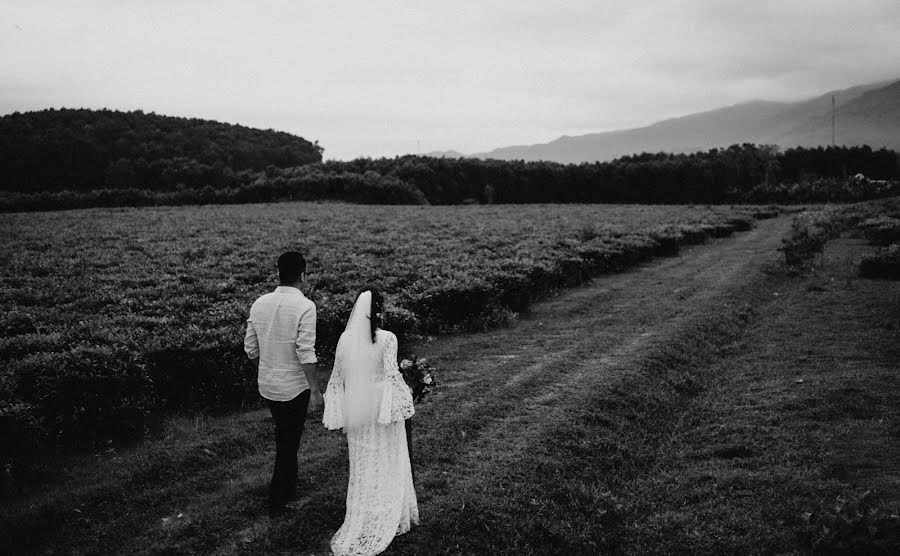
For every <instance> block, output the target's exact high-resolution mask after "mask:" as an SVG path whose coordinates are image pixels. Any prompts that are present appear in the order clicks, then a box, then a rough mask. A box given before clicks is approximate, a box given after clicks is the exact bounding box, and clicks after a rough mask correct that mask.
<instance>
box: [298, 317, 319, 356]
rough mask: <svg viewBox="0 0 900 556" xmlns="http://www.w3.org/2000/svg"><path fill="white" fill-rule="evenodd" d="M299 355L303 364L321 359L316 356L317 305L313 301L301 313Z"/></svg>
mask: <svg viewBox="0 0 900 556" xmlns="http://www.w3.org/2000/svg"><path fill="white" fill-rule="evenodd" d="M297 357H298V358H299V359H300V363H301V364H302V365H306V364H309V363H317V362H318V361H319V360H318V358H316V306H315V304H313V303H310V304H309V308H308V309H306V310H305V311H304V312H303V313H302V314H301V315H300V324H299V325H298V326H297Z"/></svg>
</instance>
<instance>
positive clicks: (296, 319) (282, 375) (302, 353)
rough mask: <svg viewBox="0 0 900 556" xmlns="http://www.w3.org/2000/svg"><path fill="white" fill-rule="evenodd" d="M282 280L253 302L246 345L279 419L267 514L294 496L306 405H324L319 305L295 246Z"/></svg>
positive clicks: (284, 262)
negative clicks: (306, 289)
mask: <svg viewBox="0 0 900 556" xmlns="http://www.w3.org/2000/svg"><path fill="white" fill-rule="evenodd" d="M278 277H279V280H280V282H281V285H280V286H278V287H277V288H275V291H274V292H271V293H267V294H265V295H263V296H262V297H260V298H259V299H257V300H256V301H255V302H254V303H253V306H252V307H250V318H249V319H247V334H246V335H245V336H244V351H245V352H247V356H248V357H249V358H250V359H251V360H252V361H254V363H255V364H256V366H257V369H258V374H257V382H258V384H259V393H260V395H261V396H262V397H263V398H265V399H266V403H267V404H268V406H269V410H270V411H271V412H272V419H274V421H275V469H274V471H273V472H272V481H271V483H270V484H269V515H271V516H273V517H275V516H277V515H279V514H281V513H283V512H284V510H285V508H286V507H287V504H288V502H290V501H291V500H293V499H294V498H296V494H297V493H296V490H297V450H298V449H299V448H300V436H301V435H302V434H303V425H304V424H305V422H306V411H307V409H308V408H311V409H312V410H313V411H315V410H318V409H319V408H321V407H322V393H321V392H320V391H319V382H318V380H317V373H316V363H317V362H318V360H317V359H316V305H315V303H313V302H312V301H310V300H309V299H307V298H306V296H304V295H303V293H302V292H301V291H300V287H301V286H302V285H303V283H304V282H305V281H306V259H304V258H303V255H301V254H300V253H297V252H296V251H290V252H287V253H284V254H283V255H281V256H280V257H279V258H278Z"/></svg>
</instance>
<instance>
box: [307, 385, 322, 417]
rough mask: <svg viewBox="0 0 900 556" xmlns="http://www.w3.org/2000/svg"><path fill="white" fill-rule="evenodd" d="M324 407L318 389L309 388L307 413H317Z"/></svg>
mask: <svg viewBox="0 0 900 556" xmlns="http://www.w3.org/2000/svg"><path fill="white" fill-rule="evenodd" d="M324 405H325V402H324V400H323V399H322V392H320V391H319V389H318V388H311V389H310V394H309V411H311V412H313V413H317V412H319V411H320V410H321V409H322V407H324Z"/></svg>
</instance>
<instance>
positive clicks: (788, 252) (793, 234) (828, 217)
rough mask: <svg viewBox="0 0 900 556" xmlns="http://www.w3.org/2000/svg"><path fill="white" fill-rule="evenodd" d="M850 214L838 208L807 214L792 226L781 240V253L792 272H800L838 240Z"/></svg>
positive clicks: (808, 212) (802, 215)
mask: <svg viewBox="0 0 900 556" xmlns="http://www.w3.org/2000/svg"><path fill="white" fill-rule="evenodd" d="M846 220H847V215H846V214H845V211H844V210H842V209H840V208H837V207H831V206H828V207H825V208H823V209H820V210H816V211H806V212H803V213H801V214H800V215H799V216H797V217H796V218H795V219H794V221H793V222H792V223H791V231H790V233H789V234H788V237H786V238H785V239H784V240H783V241H782V247H781V252H782V253H784V262H785V264H786V265H787V266H788V268H789V269H791V270H793V271H799V270H801V269H803V268H805V267H806V266H808V264H809V261H810V260H811V259H812V258H813V257H815V256H816V255H817V254H818V253H820V252H821V251H822V248H823V247H825V244H826V243H827V242H828V240H830V239H832V238H835V237H837V236H838V235H840V233H841V232H842V231H843V230H844V229H845V227H846Z"/></svg>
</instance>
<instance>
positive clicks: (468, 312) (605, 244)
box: [0, 203, 756, 466]
mask: <svg viewBox="0 0 900 556" xmlns="http://www.w3.org/2000/svg"><path fill="white" fill-rule="evenodd" d="M754 211H756V209H754V208H753V207H741V208H737V209H731V208H728V207H685V206H604V205H590V206H587V205H528V206H498V207H407V206H404V207H375V206H373V207H366V206H359V205H347V204H313V203H308V204H306V203H286V204H274V205H243V206H206V207H199V208H197V207H193V208H153V209H91V210H83V211H67V212H55V213H35V214H14V215H3V216H2V217H0V233H2V234H3V236H4V238H5V241H4V242H3V245H2V246H0V269H2V282H0V303H2V306H3V307H4V312H3V315H2V317H0V334H2V339H0V353H2V356H0V357H2V363H3V370H2V371H0V412H2V413H0V415H3V416H4V419H5V420H4V423H7V424H6V425H5V426H6V427H7V428H8V429H9V430H8V431H7V434H9V435H11V437H13V438H19V439H21V442H20V443H15V445H14V446H10V447H7V450H8V452H7V453H5V454H0V455H2V457H3V459H4V460H6V461H9V460H10V459H13V460H15V461H16V462H18V463H16V465H17V466H26V465H28V464H29V462H27V461H22V458H23V457H24V458H25V459H28V457H30V454H34V453H39V452H41V451H42V450H43V449H44V448H48V447H49V448H54V447H58V446H62V447H66V446H68V447H76V448H77V447H90V446H91V445H96V444H97V443H100V442H104V441H107V440H117V439H122V438H139V437H142V436H144V435H145V434H146V432H147V431H149V430H152V429H154V428H155V427H156V426H158V425H159V423H160V422H161V418H162V416H163V415H165V414H166V412H167V411H168V410H172V409H176V408H183V407H193V408H196V407H201V408H202V407H216V408H218V407H237V406H240V405H242V404H244V403H245V402H248V401H251V402H255V401H256V399H257V396H256V394H255V387H254V384H253V377H252V375H251V373H249V372H248V370H249V366H248V365H247V363H246V360H245V357H244V354H243V350H242V335H243V330H244V321H245V319H246V313H247V310H248V307H249V306H250V304H251V303H252V302H253V300H254V299H255V298H256V297H257V296H259V295H261V294H263V293H265V292H267V291H270V290H271V289H272V288H274V287H275V285H277V273H276V268H275V260H276V258H277V256H278V255H279V254H280V253H281V252H282V251H284V250H287V249H297V250H300V251H302V252H303V253H305V254H306V255H307V258H308V259H309V269H308V270H309V277H310V282H309V287H308V288H307V291H306V293H307V294H308V295H309V296H310V297H311V298H312V299H313V300H314V301H315V302H316V303H317V305H318V307H319V320H318V333H319V336H318V343H317V346H318V350H319V352H320V356H321V358H322V360H323V361H326V362H327V361H328V360H329V359H330V355H331V352H332V351H333V346H334V344H335V343H336V340H337V337H338V335H339V333H340V331H342V330H343V326H344V322H345V319H346V318H347V315H348V314H349V310H350V307H351V303H352V299H353V298H354V296H355V293H356V291H357V290H358V289H359V288H360V287H361V286H363V285H366V284H373V285H376V286H377V287H379V288H381V289H382V290H383V291H384V292H385V293H386V294H387V297H388V311H387V322H388V326H389V327H390V328H391V329H392V330H394V331H396V332H397V333H398V335H399V336H400V338H401V341H402V342H404V345H405V342H406V341H407V340H410V339H415V338H417V337H421V336H422V335H428V334H435V333H440V332H445V331H450V330H479V329H485V328H491V327H495V326H498V325H503V324H505V323H507V322H509V320H510V318H511V316H512V315H513V314H514V313H519V312H522V311H525V310H527V308H528V306H529V304H530V303H531V302H532V300H534V299H536V298H540V297H543V296H545V295H546V294H547V293H548V292H551V291H554V290H557V289H559V288H561V287H565V286H571V285H574V284H578V283H582V282H584V281H585V280H587V279H588V278H589V277H590V276H592V275H597V274H599V273H603V272H611V271H616V270H619V269H622V268H625V267H628V266H630V265H633V264H634V263H636V262H638V261H642V260H646V259H649V258H651V257H653V256H655V255H674V254H676V253H677V252H678V248H679V246H680V245H683V244H691V243H698V242H702V241H705V240H706V239H708V238H710V237H720V236H724V235H728V234H730V233H732V232H733V231H735V230H746V229H749V228H750V227H751V225H752V218H751V216H750V215H752V213H754ZM402 347H403V346H401V349H402Z"/></svg>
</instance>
